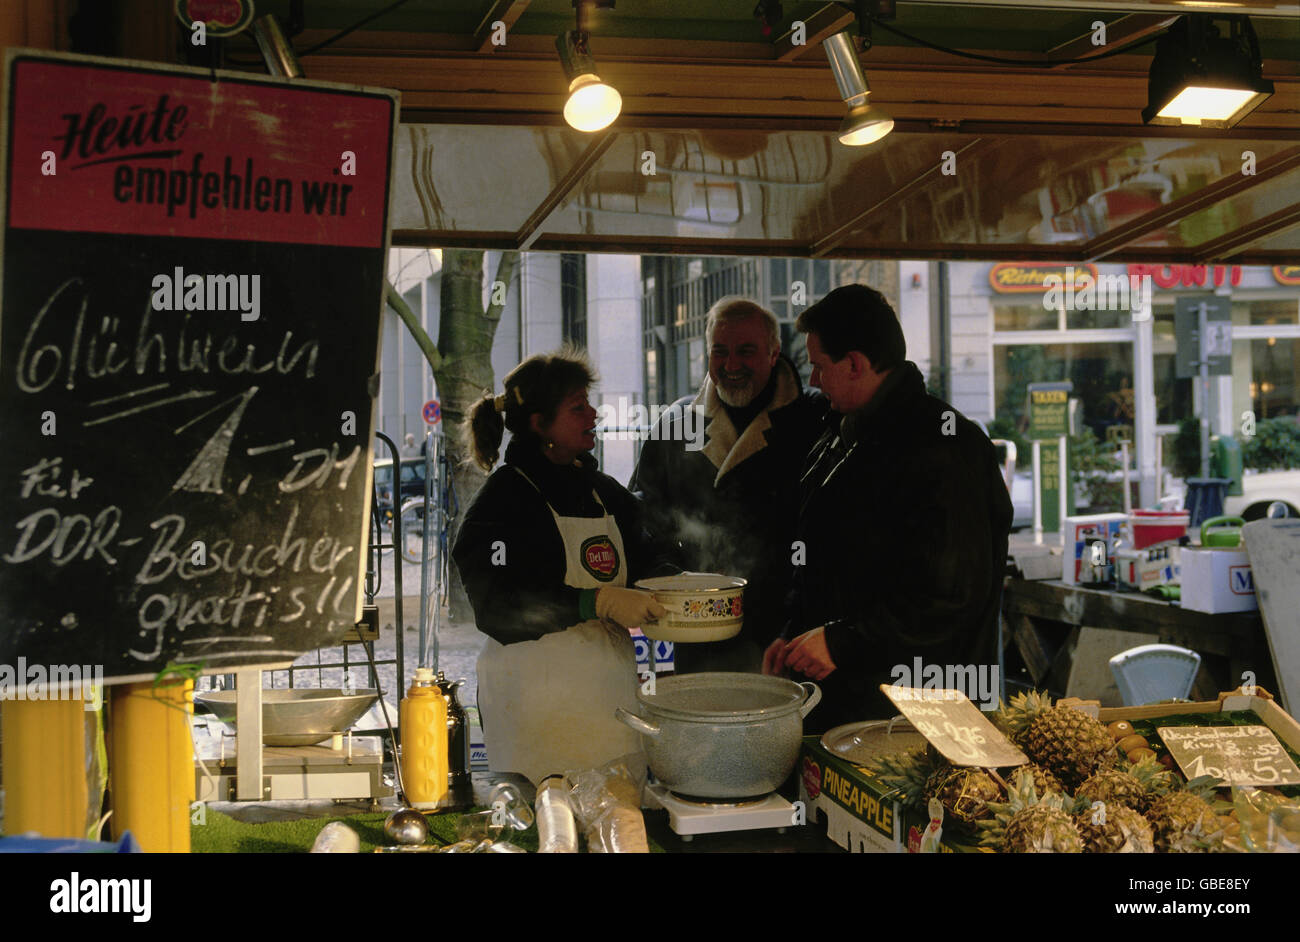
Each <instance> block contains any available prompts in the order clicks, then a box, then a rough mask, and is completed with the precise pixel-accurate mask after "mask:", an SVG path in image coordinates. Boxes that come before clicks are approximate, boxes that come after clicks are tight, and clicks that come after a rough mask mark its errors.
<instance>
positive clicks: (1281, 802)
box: [1232, 788, 1300, 854]
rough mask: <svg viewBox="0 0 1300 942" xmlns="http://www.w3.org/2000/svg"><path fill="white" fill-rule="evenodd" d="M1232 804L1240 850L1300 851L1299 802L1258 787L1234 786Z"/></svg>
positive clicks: (1268, 852) (1255, 851)
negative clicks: (1238, 833)
mask: <svg viewBox="0 0 1300 942" xmlns="http://www.w3.org/2000/svg"><path fill="white" fill-rule="evenodd" d="M1232 805H1233V810H1234V811H1235V812H1236V815H1237V821H1238V822H1239V823H1240V826H1241V831H1240V835H1239V839H1240V841H1241V846H1242V848H1243V849H1245V850H1247V851H1249V852H1251V853H1256V854H1295V853H1300V801H1297V800H1296V799H1294V798H1283V797H1282V796H1281V795H1273V794H1270V793H1268V792H1263V791H1260V790H1259V789H1258V788H1234V789H1233V790H1232Z"/></svg>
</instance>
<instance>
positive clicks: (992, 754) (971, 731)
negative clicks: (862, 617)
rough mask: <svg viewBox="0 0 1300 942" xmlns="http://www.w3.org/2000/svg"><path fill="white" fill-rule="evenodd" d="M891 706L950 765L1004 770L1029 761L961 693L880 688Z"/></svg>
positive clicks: (888, 685)
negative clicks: (897, 710) (905, 718)
mask: <svg viewBox="0 0 1300 942" xmlns="http://www.w3.org/2000/svg"><path fill="white" fill-rule="evenodd" d="M880 689H881V690H882V691H883V692H884V694H885V696H887V697H888V698H889V700H890V702H891V703H893V704H894V706H896V707H898V709H899V711H900V712H901V713H902V714H903V715H904V716H905V717H907V719H908V721H909V722H911V724H912V726H913V727H914V728H915V729H916V731H917V732H918V733H920V734H921V735H922V736H924V737H925V738H926V740H927V741H928V742H929V743H930V745H932V746H934V748H936V749H938V750H939V752H941V753H942V754H943V757H944V758H945V759H947V760H948V761H949V762H951V763H952V764H953V765H969V766H979V767H980V768H986V769H987V768H1004V767H1006V766H1013V765H1024V764H1025V763H1026V762H1028V761H1029V759H1028V757H1027V756H1026V755H1025V754H1024V753H1023V752H1021V751H1020V750H1019V749H1017V748H1016V747H1015V746H1014V745H1012V744H1011V742H1010V741H1008V739H1007V738H1006V737H1005V736H1003V735H1002V733H1001V731H1000V730H998V728H997V727H996V726H994V725H993V724H992V723H990V722H989V721H988V719H987V718H986V717H985V716H984V714H983V713H981V712H980V711H979V708H978V707H976V706H975V704H973V703H971V702H970V699H969V698H968V697H967V696H966V694H964V693H962V692H961V691H960V690H931V689H920V688H917V687H898V686H891V685H890V684H881V685H880Z"/></svg>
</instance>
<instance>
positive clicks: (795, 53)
mask: <svg viewBox="0 0 1300 942" xmlns="http://www.w3.org/2000/svg"><path fill="white" fill-rule="evenodd" d="M853 20H854V16H853V14H852V13H850V12H849V11H848V10H846V9H844V7H842V6H840V5H839V4H838V3H828V4H826V6H824V7H822V8H821V9H820V10H818V11H817V12H816V13H814V14H813V15H812V16H810V17H808V19H806V20H804V21H803V25H804V41H803V42H802V43H800V44H799V45H795V44H794V41H793V40H794V30H789V31H788V32H787V33H786V34H785V35H784V36H780V37H778V38H776V39H774V40H772V48H773V51H774V52H775V56H773V58H774V59H775V60H776V61H777V62H791V61H793V60H795V59H797V58H799V56H801V55H803V54H804V53H805V52H807V51H808V50H809V49H815V48H816V47H817V46H819V45H821V43H822V40H824V39H827V38H829V37H831V36H834V35H835V34H836V33H839V32H842V31H844V30H846V29H848V28H849V27H850V26H852V25H853Z"/></svg>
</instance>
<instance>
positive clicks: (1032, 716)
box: [999, 692, 1117, 788]
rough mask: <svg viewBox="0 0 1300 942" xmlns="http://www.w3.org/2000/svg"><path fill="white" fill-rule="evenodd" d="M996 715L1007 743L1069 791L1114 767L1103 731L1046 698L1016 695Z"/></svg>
mask: <svg viewBox="0 0 1300 942" xmlns="http://www.w3.org/2000/svg"><path fill="white" fill-rule="evenodd" d="M999 714H1000V716H999V720H1000V723H1001V725H1002V727H1003V729H1004V730H1005V731H1006V732H1007V733H1008V735H1010V737H1011V740H1012V741H1013V742H1014V743H1016V745H1018V746H1020V748H1021V749H1023V750H1024V751H1025V754H1026V755H1028V756H1029V758H1030V759H1032V760H1033V761H1034V762H1036V763H1038V764H1040V765H1043V766H1045V767H1046V768H1047V770H1048V771H1049V772H1051V773H1052V774H1053V775H1055V776H1056V777H1057V778H1059V779H1060V780H1061V781H1062V782H1063V783H1064V784H1065V785H1066V786H1067V787H1069V788H1077V787H1078V786H1079V785H1081V784H1082V783H1083V782H1084V781H1085V780H1087V778H1088V777H1089V776H1091V775H1092V774H1093V773H1094V772H1096V771H1097V770H1098V769H1104V768H1110V767H1112V766H1114V765H1115V761H1116V758H1117V756H1116V753H1115V740H1114V739H1113V738H1112V737H1111V735H1110V733H1109V731H1107V729H1106V727H1105V726H1102V725H1101V723H1099V722H1097V721H1096V720H1094V719H1093V718H1092V717H1091V716H1088V715H1087V714H1086V713H1081V712H1080V711H1078V710H1074V709H1071V708H1070V707H1061V706H1053V705H1052V700H1051V697H1049V696H1047V695H1046V694H1040V693H1036V692H1034V693H1028V694H1017V695H1016V696H1014V697H1012V698H1011V705H1010V706H1004V707H1003V708H1002V709H1001V710H1000V711H999Z"/></svg>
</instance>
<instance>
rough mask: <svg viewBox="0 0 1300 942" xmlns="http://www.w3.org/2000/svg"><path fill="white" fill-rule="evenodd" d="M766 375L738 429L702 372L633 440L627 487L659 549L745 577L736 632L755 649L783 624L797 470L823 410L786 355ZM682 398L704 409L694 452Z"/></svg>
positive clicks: (696, 567)
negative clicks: (761, 394) (762, 392)
mask: <svg viewBox="0 0 1300 942" xmlns="http://www.w3.org/2000/svg"><path fill="white" fill-rule="evenodd" d="M772 375H773V383H774V389H773V391H772V399H771V401H770V403H769V404H768V405H767V407H766V408H765V409H764V410H763V411H761V412H759V413H758V415H757V416H756V417H755V418H754V419H752V420H751V421H750V422H749V424H748V426H746V427H745V428H743V429H739V430H737V429H736V428H735V427H734V426H733V424H732V422H731V419H730V418H729V416H728V414H727V411H726V409H725V408H723V406H722V403H721V400H720V399H719V398H718V394H717V391H716V389H715V388H714V386H713V382H712V380H710V379H708V378H706V379H705V381H704V386H703V388H702V389H701V390H700V392H699V394H698V395H696V396H695V397H694V399H693V400H692V399H681V400H679V401H678V402H677V403H674V408H673V410H671V411H670V412H669V413H668V415H667V416H666V417H665V419H664V420H663V421H662V422H661V423H660V424H659V426H658V427H657V428H656V431H655V437H654V438H652V439H651V440H649V441H647V442H645V443H644V445H642V447H641V457H640V460H639V461H638V462H637V467H636V471H635V472H634V473H633V475H632V481H631V484H630V485H629V486H630V487H631V489H632V490H633V491H634V492H636V493H637V494H638V495H639V496H640V497H641V499H642V502H643V504H644V508H645V521H646V529H647V530H648V531H649V532H650V535H651V537H652V538H653V539H654V540H655V541H656V542H657V543H658V544H659V545H660V547H661V552H665V553H667V554H668V555H669V556H671V557H672V558H674V559H675V561H676V562H678V563H680V565H681V566H682V567H684V568H685V569H688V570H692V571H696V572H720V573H724V574H726V575H730V576H741V577H743V578H745V579H748V580H749V585H748V586H746V588H745V620H744V629H743V634H744V636H746V637H748V638H750V639H752V641H753V642H754V643H756V644H758V645H759V646H762V647H765V646H766V645H767V644H769V643H770V642H771V641H772V639H774V638H775V637H776V636H777V635H778V634H779V633H780V631H781V628H782V627H783V625H784V623H785V619H784V612H783V610H782V602H783V600H784V598H785V595H786V593H787V592H788V591H789V588H790V559H791V543H792V542H793V540H794V525H795V495H796V488H797V485H798V480H799V472H800V470H801V468H802V467H803V461H804V458H805V457H806V456H807V454H808V449H809V448H810V447H812V444H813V442H815V441H816V440H817V437H818V435H820V433H821V430H822V427H823V419H824V416H825V415H826V412H827V408H828V407H827V402H826V399H825V397H823V396H821V395H818V394H811V393H806V392H804V391H803V387H802V384H801V383H800V382H799V374H798V373H797V372H796V370H795V368H794V366H793V364H791V363H790V361H789V360H788V359H786V358H784V357H782V358H781V359H779V360H778V361H777V364H776V367H775V368H774V369H773V371H772ZM692 405H698V406H702V407H703V408H704V417H705V422H706V424H705V426H704V447H703V448H702V449H699V450H690V449H688V447H687V446H688V444H691V443H689V442H687V441H685V440H684V439H685V437H686V436H685V435H684V434H683V431H684V430H683V428H682V423H683V414H682V412H681V410H682V409H683V408H687V407H690V406H692ZM689 430H690V429H689V426H688V428H687V430H686V431H689ZM696 431H697V433H698V429H697V430H696ZM656 439H657V440H656ZM694 444H695V446H696V447H697V448H698V446H699V441H698V439H697V440H696V442H695V443H694ZM678 650H679V656H680V654H681V653H682V652H681V649H680V648H679V649H678Z"/></svg>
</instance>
